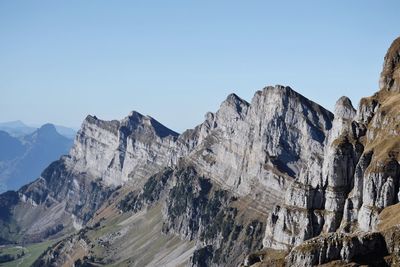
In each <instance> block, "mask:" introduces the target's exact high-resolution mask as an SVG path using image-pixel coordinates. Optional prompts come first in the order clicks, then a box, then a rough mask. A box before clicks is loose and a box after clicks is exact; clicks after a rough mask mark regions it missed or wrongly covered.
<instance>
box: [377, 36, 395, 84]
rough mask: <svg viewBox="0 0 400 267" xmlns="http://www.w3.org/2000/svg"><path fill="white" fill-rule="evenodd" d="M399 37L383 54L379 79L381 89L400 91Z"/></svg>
mask: <svg viewBox="0 0 400 267" xmlns="http://www.w3.org/2000/svg"><path fill="white" fill-rule="evenodd" d="M399 66H400V38H397V39H396V40H395V41H394V42H393V43H392V45H391V46H390V48H389V50H388V52H387V53H386V56H385V62H384V64H383V70H382V73H381V78H380V81H379V87H380V89H381V90H387V91H394V92H400V68H399Z"/></svg>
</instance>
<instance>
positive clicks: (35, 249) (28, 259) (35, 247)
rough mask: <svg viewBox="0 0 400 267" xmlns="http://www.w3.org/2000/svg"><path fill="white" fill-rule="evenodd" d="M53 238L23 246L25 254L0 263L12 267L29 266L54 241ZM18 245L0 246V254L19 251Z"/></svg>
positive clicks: (4, 266)
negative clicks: (13, 259)
mask: <svg viewBox="0 0 400 267" xmlns="http://www.w3.org/2000/svg"><path fill="white" fill-rule="evenodd" d="M55 242H56V241H55V240H50V241H45V242H42V243H37V244H32V245H28V246H26V247H24V250H25V256H24V257H23V258H20V259H17V260H15V261H11V262H7V263H3V264H0V266H2V267H12V266H20V267H29V266H31V265H32V263H33V262H34V261H35V260H36V259H37V258H38V257H39V256H40V254H42V252H43V251H45V250H46V249H47V248H48V247H49V246H51V245H52V244H53V243H55ZM21 250H22V249H19V247H6V248H0V254H7V253H10V252H13V251H21Z"/></svg>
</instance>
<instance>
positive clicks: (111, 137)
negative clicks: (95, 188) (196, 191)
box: [68, 112, 180, 186]
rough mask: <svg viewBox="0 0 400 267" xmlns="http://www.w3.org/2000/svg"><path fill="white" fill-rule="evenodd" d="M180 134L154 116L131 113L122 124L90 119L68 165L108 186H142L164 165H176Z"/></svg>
mask: <svg viewBox="0 0 400 267" xmlns="http://www.w3.org/2000/svg"><path fill="white" fill-rule="evenodd" d="M177 137H178V134H177V133H175V132H174V131H172V130H170V129H168V128H166V127H165V126H163V125H161V124H160V123H159V122H157V121H156V120H154V119H153V118H151V117H148V116H143V115H141V114H139V113H137V112H132V113H131V114H129V116H128V117H126V118H125V119H123V120H121V121H102V120H100V119H97V118H96V117H92V116H88V117H87V118H86V120H85V121H84V122H83V124H82V128H81V130H79V132H78V134H77V137H76V139H75V144H74V147H73V148H72V150H71V153H70V161H69V163H68V164H69V165H70V166H71V167H72V169H73V170H74V171H75V172H78V173H81V172H86V173H88V174H90V175H91V176H92V177H94V178H100V179H101V180H102V181H104V182H105V184H107V185H114V186H116V185H121V184H123V183H125V182H128V181H129V182H132V183H134V184H143V182H144V179H146V178H148V177H149V176H150V175H152V174H154V173H155V172H157V171H159V170H160V169H161V168H162V167H164V166H171V165H173V164H174V163H176V161H177V158H178V156H179V152H180V151H178V150H177V149H176V139H177Z"/></svg>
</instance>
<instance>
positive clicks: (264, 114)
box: [189, 86, 332, 207]
mask: <svg viewBox="0 0 400 267" xmlns="http://www.w3.org/2000/svg"><path fill="white" fill-rule="evenodd" d="M331 120H332V114H331V113H330V112H329V111H327V110H325V109H323V108H322V107H320V106H318V105H317V104H315V103H313V102H311V101H310V100H308V99H306V98H304V97H303V96H301V95H299V94H298V93H296V92H294V91H293V90H292V89H290V88H289V87H283V86H275V87H267V88H264V89H263V90H262V91H258V92H257V93H256V94H255V96H254V97H253V99H252V101H251V103H250V104H249V103H246V102H245V101H244V100H241V99H239V98H238V97H237V96H235V95H231V96H229V97H228V99H227V100H226V101H225V102H224V103H223V104H222V105H221V108H220V109H219V111H218V112H217V113H215V114H209V115H208V118H207V120H206V122H205V123H204V124H203V125H202V126H201V127H200V130H199V131H200V134H199V136H200V137H199V145H198V146H197V147H196V148H195V149H194V150H193V152H191V153H190V155H189V160H190V161H191V162H192V163H193V164H194V165H195V166H196V167H197V168H198V169H199V170H200V172H202V173H204V174H205V175H207V176H208V177H212V179H214V180H216V181H217V182H218V183H219V184H221V185H222V186H223V188H226V189H229V190H233V191H234V192H235V193H236V194H238V195H240V196H246V195H250V196H252V197H253V198H254V199H255V200H257V201H258V202H260V205H262V206H268V207H270V206H271V205H272V204H273V203H277V202H280V201H281V200H282V198H283V194H282V191H284V190H285V189H286V187H287V184H288V183H289V182H291V181H292V180H293V179H295V178H296V177H297V176H298V175H299V174H300V172H301V171H302V170H303V169H305V168H306V167H307V165H309V163H310V160H309V159H310V158H311V159H312V160H313V162H312V163H311V164H315V165H318V164H320V163H321V162H322V161H321V158H322V154H323V147H324V145H323V143H324V140H325V136H326V134H327V132H328V130H329V129H330V127H331ZM312 170H313V171H316V172H318V169H317V168H314V169H312Z"/></svg>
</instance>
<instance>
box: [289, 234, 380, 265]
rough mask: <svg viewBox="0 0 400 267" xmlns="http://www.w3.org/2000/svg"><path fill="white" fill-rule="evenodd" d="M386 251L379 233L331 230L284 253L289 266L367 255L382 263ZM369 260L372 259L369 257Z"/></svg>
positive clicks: (347, 259) (344, 259)
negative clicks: (356, 233) (357, 233)
mask: <svg viewBox="0 0 400 267" xmlns="http://www.w3.org/2000/svg"><path fill="white" fill-rule="evenodd" d="M386 255H387V249H386V243H385V239H384V237H383V236H382V235H381V234H379V233H362V234H359V235H347V234H340V233H332V234H329V235H326V236H319V237H316V238H313V239H311V240H309V241H306V242H304V243H303V244H301V245H300V246H298V247H296V248H294V249H293V250H292V251H291V252H290V254H289V255H288V256H287V257H286V262H287V265H288V266H299V267H300V266H315V265H320V264H324V263H327V262H330V261H335V260H341V261H343V262H344V263H348V262H354V261H356V262H357V261H358V262H360V263H362V262H363V261H364V260H365V259H363V257H364V258H365V257H369V258H371V259H372V262H373V261H376V262H375V263H376V264H378V265H379V264H384V261H383V256H386ZM370 262H371V261H370Z"/></svg>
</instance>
